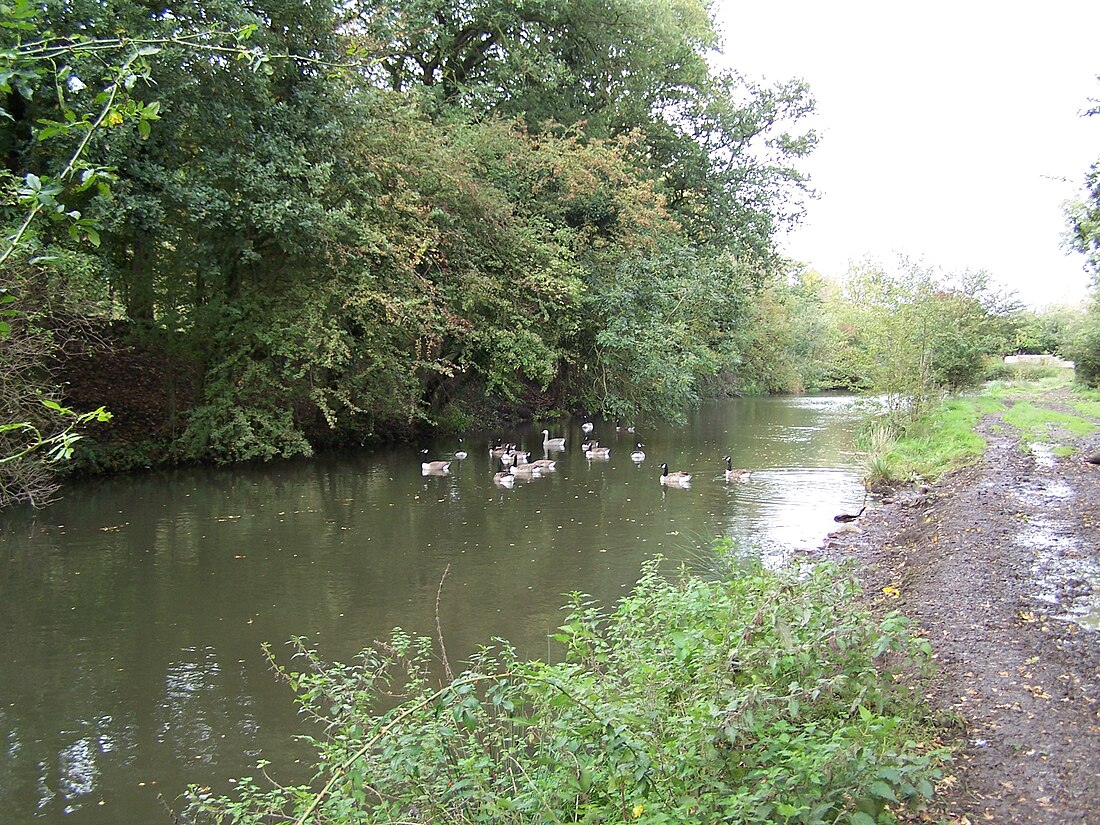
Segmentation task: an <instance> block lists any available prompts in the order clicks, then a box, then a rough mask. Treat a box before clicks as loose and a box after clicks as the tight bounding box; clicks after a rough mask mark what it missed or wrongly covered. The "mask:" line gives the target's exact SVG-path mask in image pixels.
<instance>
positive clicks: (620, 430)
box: [615, 424, 634, 433]
mask: <svg viewBox="0 0 1100 825" xmlns="http://www.w3.org/2000/svg"><path fill="white" fill-rule="evenodd" d="M615 432H617V433H632V432H634V428H633V427H624V426H623V425H621V424H619V425H618V426H616V427H615Z"/></svg>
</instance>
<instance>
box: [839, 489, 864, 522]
mask: <svg viewBox="0 0 1100 825" xmlns="http://www.w3.org/2000/svg"><path fill="white" fill-rule="evenodd" d="M866 509H867V496H866V495H864V496H863V506H862V507H860V508H859V512H858V513H854V514H853V513H841V514H840V515H839V516H833V521H836V522H839V523H841V524H850V523H851V522H853V521H855V520H856V519H858V518H859V517H860V516H862V515H863V511H864V510H866Z"/></svg>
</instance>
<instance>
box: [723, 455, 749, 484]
mask: <svg viewBox="0 0 1100 825" xmlns="http://www.w3.org/2000/svg"><path fill="white" fill-rule="evenodd" d="M724 460H725V462H726V481H748V480H749V477H750V476H751V475H752V470H735V469H733V459H732V458H730V457H729V456H726V457H725V459H724Z"/></svg>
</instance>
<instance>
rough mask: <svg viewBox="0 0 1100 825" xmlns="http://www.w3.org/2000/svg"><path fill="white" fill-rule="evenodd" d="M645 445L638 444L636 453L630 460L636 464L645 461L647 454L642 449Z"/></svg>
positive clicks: (635, 448) (632, 454)
mask: <svg viewBox="0 0 1100 825" xmlns="http://www.w3.org/2000/svg"><path fill="white" fill-rule="evenodd" d="M644 446H645V445H644V444H643V443H642V442H640V441H639V442H638V443H637V445H635V447H634V452H632V453H631V454H630V460H631V461H634V462H638V461H645V453H644V452H643V451H642V447H644Z"/></svg>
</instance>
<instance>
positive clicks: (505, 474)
mask: <svg viewBox="0 0 1100 825" xmlns="http://www.w3.org/2000/svg"><path fill="white" fill-rule="evenodd" d="M501 466H502V467H503V469H502V470H501V471H500V472H499V473H495V474H494V475H493V483H494V484H499V485H500V486H501V487H511V486H512V485H513V484H515V483H516V477H515V476H514V475H512V474H511V473H510V472H509V471H508V467H507V465H506V464H504V463H503V461H502V462H501Z"/></svg>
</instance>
